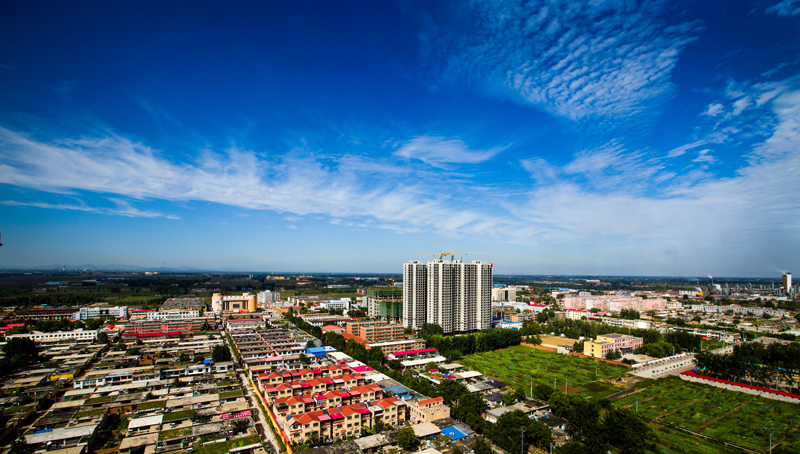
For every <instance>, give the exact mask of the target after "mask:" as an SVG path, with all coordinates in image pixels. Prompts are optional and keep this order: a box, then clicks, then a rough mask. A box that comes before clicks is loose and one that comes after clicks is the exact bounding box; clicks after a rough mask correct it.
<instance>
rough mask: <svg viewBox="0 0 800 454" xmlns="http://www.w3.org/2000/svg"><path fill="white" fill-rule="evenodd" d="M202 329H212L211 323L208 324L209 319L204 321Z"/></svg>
mask: <svg viewBox="0 0 800 454" xmlns="http://www.w3.org/2000/svg"><path fill="white" fill-rule="evenodd" d="M200 329H202V330H203V331H211V325H209V324H208V321H207V320H206V321H205V322H204V323H203V327H202V328H200Z"/></svg>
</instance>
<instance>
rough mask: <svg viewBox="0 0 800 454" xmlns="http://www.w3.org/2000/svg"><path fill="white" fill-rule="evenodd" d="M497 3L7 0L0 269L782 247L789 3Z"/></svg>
mask: <svg viewBox="0 0 800 454" xmlns="http://www.w3.org/2000/svg"><path fill="white" fill-rule="evenodd" d="M525 5H526V6H523V5H522V2H489V1H475V2H471V3H462V2H451V3H447V2H445V3H438V2H437V3H435V4H429V3H428V2H396V3H391V2H386V3H383V2H381V3H376V4H371V3H368V4H363V3H358V2H339V3H336V4H330V3H327V2H309V3H304V4H300V5H297V4H233V5H221V4H217V3H212V2H192V3H188V2H186V3H182V2H174V3H169V4H149V3H143V4H109V3H104V2H97V3H85V4H82V5H73V4H50V3H37V2H24V3H20V4H10V5H9V7H8V11H7V14H5V15H4V16H3V17H1V18H0V25H2V26H1V27H0V36H2V44H0V232H2V239H3V243H4V246H3V247H2V249H0V267H36V266H42V265H49V264H64V265H70V266H80V265H86V264H93V265H96V266H100V267H105V266H109V265H113V264H124V265H132V266H141V267H150V268H160V267H171V268H179V267H189V268H195V269H201V270H253V271H257V270H263V271H280V270H291V271H296V272H304V271H305V272H343V273H345V272H353V273H370V272H374V273H399V272H400V271H399V270H400V264H402V263H405V262H408V261H410V260H424V259H421V258H420V257H419V256H418V254H433V253H436V252H437V251H440V250H443V251H444V250H450V249H451V248H455V250H456V251H460V252H492V255H491V256H486V257H483V258H482V260H487V261H489V262H494V263H495V266H496V267H495V269H494V272H495V274H496V275H512V274H524V275H598V276H614V275H617V276H619V275H630V276H635V275H640V276H705V275H714V276H716V275H720V276H728V277H774V278H777V279H780V277H781V274H782V272H783V271H784V270H788V271H792V270H797V269H800V257H798V255H797V254H796V251H798V250H800V229H798V225H800V201H799V200H798V195H800V183H798V180H800V179H798V178H797V174H798V169H800V127H799V126H798V125H800V71H799V70H798V69H799V68H800V41H798V40H797V38H796V37H797V36H800V7H798V5H797V3H796V2H792V1H791V0H782V1H779V0H774V1H766V2H761V3H758V4H755V5H752V4H749V3H746V2H723V1H712V2H702V3H700V4H698V3H696V2H648V3H646V4H643V5H637V4H635V3H627V2H619V3H617V2H599V3H598V2H585V4H584V3H581V2H561V1H553V2H541V3H535V2H534V3H526V4H525ZM457 257H458V256H457ZM464 259H465V261H469V260H471V259H472V258H471V257H469V256H466V257H464Z"/></svg>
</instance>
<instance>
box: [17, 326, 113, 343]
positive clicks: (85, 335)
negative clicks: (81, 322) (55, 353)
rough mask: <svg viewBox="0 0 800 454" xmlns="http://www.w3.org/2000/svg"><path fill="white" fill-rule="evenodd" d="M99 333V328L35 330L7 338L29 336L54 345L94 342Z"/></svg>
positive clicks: (35, 340)
mask: <svg viewBox="0 0 800 454" xmlns="http://www.w3.org/2000/svg"><path fill="white" fill-rule="evenodd" d="M97 333H98V330H84V329H76V330H73V331H54V332H51V333H43V332H39V331H34V332H32V333H22V334H12V335H10V336H8V337H7V338H8V339H13V338H15V337H19V338H28V339H31V340H33V341H34V342H36V343H37V344H42V345H54V344H63V343H73V342H94V340H95V339H97Z"/></svg>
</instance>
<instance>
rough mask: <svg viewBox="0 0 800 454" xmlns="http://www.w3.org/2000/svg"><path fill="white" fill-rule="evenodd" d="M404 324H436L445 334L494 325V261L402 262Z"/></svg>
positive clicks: (413, 326) (406, 325) (420, 326)
mask: <svg viewBox="0 0 800 454" xmlns="http://www.w3.org/2000/svg"><path fill="white" fill-rule="evenodd" d="M403 287H404V288H403V326H405V327H411V328H414V329H420V328H422V325H423V324H424V323H435V324H437V325H439V326H441V327H442V329H443V330H444V332H445V333H452V332H467V331H478V330H482V329H487V328H490V327H491V325H492V313H491V311H492V264H490V263H488V262H483V261H479V260H474V261H472V262H471V263H464V262H462V261H460V260H451V261H446V260H432V261H429V262H427V263H422V262H419V261H412V262H408V263H405V264H404V265H403Z"/></svg>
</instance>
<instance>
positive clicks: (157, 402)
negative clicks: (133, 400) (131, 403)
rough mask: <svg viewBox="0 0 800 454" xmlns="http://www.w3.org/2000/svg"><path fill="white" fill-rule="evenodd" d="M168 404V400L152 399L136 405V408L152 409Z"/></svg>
mask: <svg viewBox="0 0 800 454" xmlns="http://www.w3.org/2000/svg"><path fill="white" fill-rule="evenodd" d="M166 406H167V401H166V400H151V401H150V402H144V403H141V404H139V405H137V406H136V410H150V409H152V408H164V407H166Z"/></svg>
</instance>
